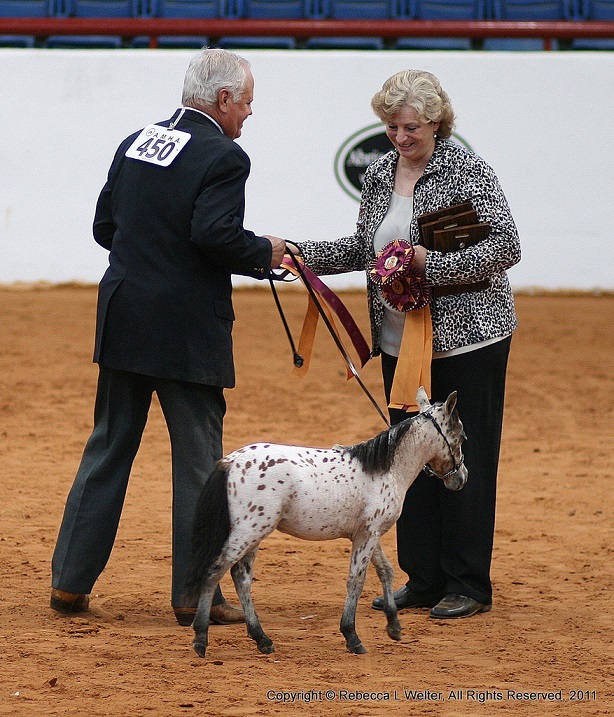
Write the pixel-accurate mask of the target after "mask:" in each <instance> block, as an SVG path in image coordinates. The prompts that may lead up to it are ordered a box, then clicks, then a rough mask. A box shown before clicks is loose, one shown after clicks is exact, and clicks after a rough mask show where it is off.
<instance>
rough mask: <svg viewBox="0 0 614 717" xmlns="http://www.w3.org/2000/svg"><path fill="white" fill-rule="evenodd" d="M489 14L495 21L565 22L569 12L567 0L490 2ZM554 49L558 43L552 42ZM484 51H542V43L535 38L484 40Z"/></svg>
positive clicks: (496, 0) (495, 0)
mask: <svg viewBox="0 0 614 717" xmlns="http://www.w3.org/2000/svg"><path fill="white" fill-rule="evenodd" d="M490 14H491V16H492V18H493V19H495V20H529V21H530V20H533V21H539V20H567V19H569V17H570V10H568V9H567V0H492V6H491V10H490ZM552 46H553V48H554V49H556V48H558V46H559V45H558V43H557V42H556V40H555V41H553V43H552ZM482 47H483V49H484V50H503V51H507V50H512V51H519V50H520V51H526V50H529V51H530V50H537V51H539V50H543V49H544V41H543V40H542V39H541V38H538V37H535V38H531V37H510V38H507V37H492V38H486V39H485V40H484V43H483V46H482Z"/></svg>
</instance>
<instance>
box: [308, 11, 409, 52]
mask: <svg viewBox="0 0 614 717" xmlns="http://www.w3.org/2000/svg"><path fill="white" fill-rule="evenodd" d="M396 16H397V13H396V5H395V3H394V0H322V5H321V7H320V8H318V11H317V13H316V12H314V14H313V15H312V17H318V18H323V17H324V18H326V17H328V18H331V19H334V20H391V19H394V18H396ZM305 47H307V48H308V49H311V50H322V49H327V50H382V49H383V48H384V41H383V40H382V38H381V37H311V38H309V39H308V40H307V42H306V44H305Z"/></svg>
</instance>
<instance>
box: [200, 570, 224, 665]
mask: <svg viewBox="0 0 614 717" xmlns="http://www.w3.org/2000/svg"><path fill="white" fill-rule="evenodd" d="M227 569H228V567H225V568H224V569H223V570H217V571H216V572H215V574H213V575H210V576H209V577H208V578H207V580H206V581H205V583H204V585H203V587H202V589H201V591H200V597H199V598H198V607H197V609H196V615H195V616H194V622H193V623H192V627H193V629H194V632H195V637H194V640H193V642H192V645H193V646H194V650H195V651H196V654H197V655H199V656H200V657H204V656H205V654H206V652H207V645H208V644H209V620H210V618H209V613H210V612H211V603H212V602H213V593H214V592H215V588H216V586H217V584H218V583H219V581H220V580H221V578H222V576H223V575H224V573H225V572H226V570H227Z"/></svg>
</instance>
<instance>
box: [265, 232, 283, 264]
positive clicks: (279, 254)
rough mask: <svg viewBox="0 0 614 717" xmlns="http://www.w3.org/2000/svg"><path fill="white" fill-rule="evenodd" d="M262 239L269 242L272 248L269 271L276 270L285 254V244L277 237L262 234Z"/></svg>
mask: <svg viewBox="0 0 614 717" xmlns="http://www.w3.org/2000/svg"><path fill="white" fill-rule="evenodd" d="M262 236H263V237H265V238H266V239H268V240H269V241H270V242H271V246H272V247H273V255H272V256H271V269H276V268H277V267H278V266H279V265H280V264H281V261H282V259H283V258H284V254H285V253H286V242H285V241H284V240H283V239H280V238H279V237H274V236H271V235H269V234H263V235H262Z"/></svg>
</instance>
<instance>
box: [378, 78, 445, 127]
mask: <svg viewBox="0 0 614 717" xmlns="http://www.w3.org/2000/svg"><path fill="white" fill-rule="evenodd" d="M371 107H372V108H373V111H374V112H375V114H376V115H377V116H378V117H379V118H380V119H381V120H382V122H390V121H391V120H392V119H393V117H394V116H395V115H397V114H398V113H399V112H400V111H401V110H402V109H403V108H404V107H411V108H412V109H413V110H415V112H416V114H417V115H418V117H419V119H420V121H421V122H439V129H438V130H437V136H438V137H441V138H442V139H448V138H449V137H450V135H451V134H452V130H453V129H454V110H453V109H452V104H451V103H450V98H449V97H448V95H447V93H446V92H445V91H444V90H443V89H442V87H441V85H440V84H439V80H438V79H437V78H436V77H435V75H433V74H431V73H430V72H426V71H424V70H401V71H400V72H397V73H396V74H394V75H392V77H389V78H388V79H387V80H386V82H384V84H383V85H382V89H381V90H380V91H379V92H376V93H375V95H373V99H372V100H371Z"/></svg>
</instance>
